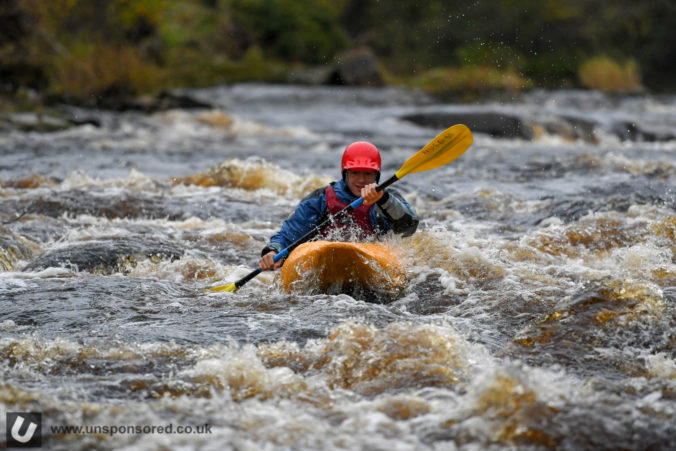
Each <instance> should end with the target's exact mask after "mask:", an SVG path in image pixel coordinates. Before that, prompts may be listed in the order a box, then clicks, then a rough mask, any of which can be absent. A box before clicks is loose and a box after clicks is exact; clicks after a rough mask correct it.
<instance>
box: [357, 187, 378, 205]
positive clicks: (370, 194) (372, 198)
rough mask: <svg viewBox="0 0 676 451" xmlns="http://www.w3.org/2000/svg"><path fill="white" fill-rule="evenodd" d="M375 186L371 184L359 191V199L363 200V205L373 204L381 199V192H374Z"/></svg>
mask: <svg viewBox="0 0 676 451" xmlns="http://www.w3.org/2000/svg"><path fill="white" fill-rule="evenodd" d="M377 187H378V185H377V184H375V183H371V184H370V185H366V186H365V187H363V188H362V189H361V197H362V199H364V205H371V204H375V203H376V202H378V201H379V200H380V198H381V197H383V192H382V191H376V188H377Z"/></svg>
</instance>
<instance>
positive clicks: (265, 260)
mask: <svg viewBox="0 0 676 451" xmlns="http://www.w3.org/2000/svg"><path fill="white" fill-rule="evenodd" d="M275 255H277V252H273V251H270V252H268V253H267V254H265V255H264V256H262V257H261V259H260V261H259V262H258V266H260V268H261V269H262V270H263V271H267V270H269V269H277V268H279V267H280V266H282V261H281V260H280V261H278V262H277V263H275V262H274V260H272V259H273V257H274V256H275Z"/></svg>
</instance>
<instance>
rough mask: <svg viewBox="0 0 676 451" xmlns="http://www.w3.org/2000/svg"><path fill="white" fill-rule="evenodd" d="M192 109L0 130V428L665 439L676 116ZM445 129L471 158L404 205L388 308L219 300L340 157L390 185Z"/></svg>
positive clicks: (153, 437)
mask: <svg viewBox="0 0 676 451" xmlns="http://www.w3.org/2000/svg"><path fill="white" fill-rule="evenodd" d="M184 94H185V95H188V96H191V97H192V98H194V99H197V100H199V101H201V102H203V103H204V104H205V105H208V107H204V108H196V109H174V110H170V111H165V112H158V113H154V114H142V113H137V112H125V113H113V112H106V111H92V110H81V109H76V108H73V107H64V108H66V110H65V111H67V113H68V114H69V115H71V116H73V117H79V118H86V119H87V118H88V119H92V120H87V121H83V125H79V126H74V127H71V128H68V129H66V130H62V131H57V132H52V133H37V132H22V131H9V132H3V133H2V134H0V221H2V222H3V224H2V225H0V306H1V309H0V372H1V373H2V380H1V381H0V403H1V405H2V411H1V412H0V415H2V419H1V420H0V424H5V423H6V417H5V414H4V412H36V413H40V414H41V420H42V424H41V433H42V436H41V439H42V445H43V447H44V448H46V449H61V450H84V449H111V450H112V449H116V450H117V449H129V450H131V449H134V450H136V449H148V450H154V449H185V450H188V449H200V450H201V449H205V450H206V449H213V450H222V449H236V450H259V449H369V450H426V449H430V450H452V449H463V450H480V449H481V450H484V449H496V450H497V449H533V450H535V449H552V448H557V449H566V450H579V449H629V450H639V449H654V450H662V449H664V450H666V449H674V448H675V447H676V259H675V251H676V192H675V187H676V163H675V161H676V159H675V155H676V136H675V135H676V98H675V97H672V96H664V97H656V96H648V95H642V96H632V97H624V98H620V97H611V96H606V95H602V94H598V93H593V92H576V91H568V92H566V91H562V92H533V93H529V94H527V95H525V96H524V97H522V98H520V99H518V100H515V101H514V102H510V103H490V102H489V103H481V104H473V105H461V104H444V103H439V102H438V101H434V100H432V99H429V98H427V97H425V96H424V95H422V94H419V93H415V92H409V91H406V90H401V89H394V88H343V87H297V86H267V85H235V86H228V87H216V88H210V89H203V90H192V91H185V92H184ZM506 117H507V118H511V119H510V120H511V122H510V124H511V125H510V124H505V122H504V120H503V119H504V118H506ZM464 118H466V119H467V120H464ZM491 120H492V121H497V122H498V124H497V125H496V126H494V127H493V126H491V125H490V124H489V122H490V121H491ZM449 121H452V122H449ZM85 122H89V124H87V123H85ZM454 123H466V124H467V125H468V126H469V127H470V128H471V129H472V130H473V132H474V144H473V146H472V147H471V148H470V149H469V150H468V151H467V152H466V153H465V154H464V155H462V156H461V157H460V158H459V159H457V160H456V161H454V162H452V163H450V164H449V165H447V166H444V167H441V168H438V169H435V170H431V171H427V172H422V173H417V174H410V175H408V176H406V177H405V178H404V179H402V180H401V181H399V182H397V184H395V185H393V188H395V189H397V190H398V191H399V192H400V193H402V194H403V195H404V196H405V197H406V199H407V200H408V201H409V202H410V203H411V204H412V206H413V207H414V208H415V209H416V211H417V212H418V214H419V216H420V218H421V224H420V227H419V229H418V232H417V233H416V234H415V235H413V236H411V237H408V238H401V237H395V236H388V237H385V238H384V240H385V241H387V242H388V243H389V244H391V245H392V246H394V247H397V248H398V249H400V251H401V254H402V259H403V261H404V263H405V267H406V272H407V283H406V287H405V289H404V290H403V291H402V292H401V293H400V294H399V296H398V297H397V298H396V299H395V300H394V301H393V302H391V303H389V304H384V305H382V304H377V303H373V302H369V300H370V299H368V298H366V299H360V298H354V297H351V296H348V295H346V294H337V295H328V294H311V293H293V294H287V293H284V292H283V291H281V290H280V287H279V276H278V274H276V273H272V272H266V273H264V274H261V275H260V276H259V277H257V278H255V279H254V280H252V281H251V282H249V283H248V284H247V285H245V286H244V287H243V288H242V289H241V290H240V291H239V292H237V293H227V292H220V293H214V292H207V291H205V289H206V288H208V287H210V286H214V285H223V284H226V283H230V282H233V281H235V280H237V279H238V278H240V277H242V276H244V275H246V274H247V273H248V272H249V271H251V270H252V269H253V268H254V267H255V265H256V263H257V260H258V257H259V255H260V250H261V249H262V248H263V247H264V245H265V243H266V242H267V239H268V238H269V237H270V236H271V235H272V234H273V233H274V232H275V231H276V230H277V229H278V228H279V226H280V224H281V222H282V221H283V220H284V219H285V218H286V217H287V216H288V215H289V214H290V213H291V212H292V210H293V208H294V207H295V205H296V204H297V203H298V201H299V200H300V199H301V198H302V197H304V195H306V194H307V193H309V192H310V191H312V190H313V189H315V188H317V187H319V186H323V185H324V184H326V183H328V182H330V181H331V180H334V179H336V178H337V177H338V176H339V162H340V156H341V154H342V151H343V149H344V148H345V146H346V145H347V144H349V143H350V142H352V141H354V140H369V141H372V142H374V143H375V144H376V145H377V146H378V147H379V148H380V149H381V152H382V155H383V161H384V168H383V177H384V178H386V177H389V176H390V175H392V174H393V173H394V172H395V171H396V170H397V169H398V168H399V167H400V166H401V165H402V164H403V162H404V161H406V159H407V158H408V157H409V156H411V155H413V154H414V153H415V152H417V151H418V150H419V149H420V148H422V147H423V146H424V145H425V144H426V143H428V142H429V141H430V140H432V139H433V138H434V137H435V136H436V135H437V134H438V133H440V132H441V131H442V130H443V129H445V128H446V127H448V126H451V125H454ZM93 124H97V125H93ZM9 426H12V425H8V427H9ZM67 426H73V427H75V428H71V429H68V430H67V429H65V427H67ZM79 427H82V429H77V428H79ZM160 428H163V429H160ZM179 429H180V430H179ZM23 431H25V426H24V429H23ZM0 434H2V435H0V443H5V442H7V440H8V439H9V438H10V437H8V435H7V434H6V430H5V427H2V428H1V429H0Z"/></svg>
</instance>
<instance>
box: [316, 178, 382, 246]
mask: <svg viewBox="0 0 676 451" xmlns="http://www.w3.org/2000/svg"><path fill="white" fill-rule="evenodd" d="M324 194H325V195H326V208H327V209H328V213H329V215H331V216H332V215H335V214H336V213H338V212H339V211H340V210H342V209H343V208H345V207H347V206H348V205H349V204H346V203H343V202H341V201H340V199H338V196H337V195H336V191H335V190H334V189H333V186H329V187H327V188H326V190H324ZM371 208H373V205H364V204H361V205H360V206H358V207H357V208H355V209H354V210H352V211H351V212H350V213H349V214H348V215H347V216H346V217H345V219H344V220H343V221H341V222H335V223H333V224H331V225H329V226H328V227H326V228H325V229H324V230H323V231H322V235H324V236H329V235H332V236H333V235H334V234H335V233H336V231H337V230H340V231H343V232H345V233H346V234H348V235H352V236H356V237H357V238H359V239H364V238H366V237H368V236H371V235H375V233H376V232H375V230H373V226H372V225H371V221H370V219H369V214H370V212H371Z"/></svg>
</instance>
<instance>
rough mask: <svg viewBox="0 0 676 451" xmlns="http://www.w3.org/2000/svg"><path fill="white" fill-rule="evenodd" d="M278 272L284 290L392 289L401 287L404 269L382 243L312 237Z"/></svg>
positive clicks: (323, 291) (392, 252)
mask: <svg viewBox="0 0 676 451" xmlns="http://www.w3.org/2000/svg"><path fill="white" fill-rule="evenodd" d="M280 276H281V286H282V289H283V290H284V291H286V292H291V291H302V292H306V293H307V292H310V293H318V292H320V293H330V294H337V293H353V292H355V291H360V290H366V291H369V292H376V293H383V292H386V293H393V292H398V291H399V290H400V289H401V288H403V285H404V282H405V276H406V271H405V270H404V267H403V265H402V263H401V261H400V258H399V255H398V253H397V252H396V251H395V250H394V249H392V248H389V247H387V246H385V245H383V244H378V243H349V242H333V241H313V242H310V243H304V244H301V245H300V246H298V247H297V248H296V249H294V250H293V252H291V254H290V255H289V257H288V258H287V259H286V261H285V262H284V265H283V266H282V269H281V273H280Z"/></svg>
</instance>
